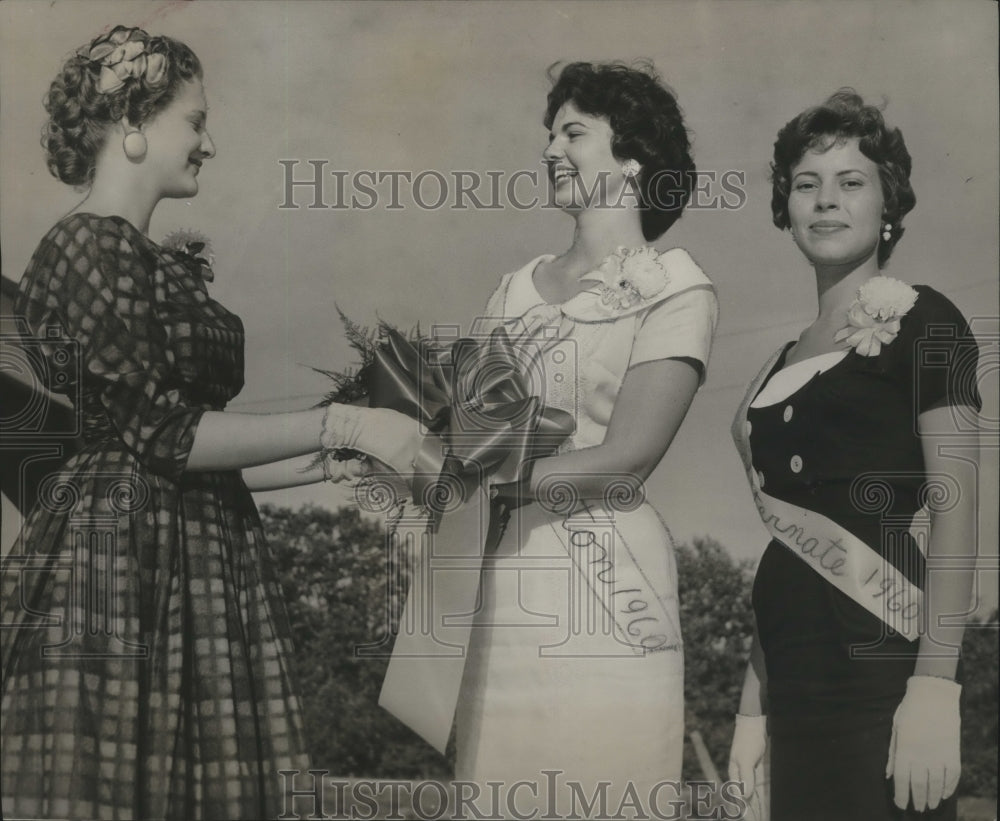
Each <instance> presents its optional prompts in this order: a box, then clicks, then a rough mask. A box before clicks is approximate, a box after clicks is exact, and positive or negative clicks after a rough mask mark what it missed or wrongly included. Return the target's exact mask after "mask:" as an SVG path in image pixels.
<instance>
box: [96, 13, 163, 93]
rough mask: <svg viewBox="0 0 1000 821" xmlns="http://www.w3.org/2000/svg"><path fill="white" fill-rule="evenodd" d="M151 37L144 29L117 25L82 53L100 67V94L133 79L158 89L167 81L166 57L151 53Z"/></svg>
mask: <svg viewBox="0 0 1000 821" xmlns="http://www.w3.org/2000/svg"><path fill="white" fill-rule="evenodd" d="M148 37H149V35H147V34H146V32H144V31H143V30H142V29H139V28H133V29H129V28H125V27H124V26H118V27H116V28H115V29H114V30H113V31H112V32H111V33H110V34H108V35H106V36H104V37H101V38H99V39H98V40H97V42H95V43H93V44H92V45H91V46H89V47H87V46H85V47H84V48H83V49H82V50H81V52H80V53H81V55H82V56H83V57H85V58H86V59H88V60H90V62H92V63H97V64H98V65H100V67H101V74H100V77H99V78H98V81H97V90H98V91H100V92H101V93H102V94H111V93H112V92H115V91H118V89H120V88H122V86H124V85H125V82H126V81H127V80H129V79H131V78H133V77H136V78H141V79H144V80H145V81H146V84H147V85H150V86H158V85H160V84H162V83H163V82H164V81H165V80H166V78H167V60H166V57H165V56H164V55H163V54H150V53H148V51H147V40H148Z"/></svg>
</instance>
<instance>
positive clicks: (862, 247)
mask: <svg viewBox="0 0 1000 821" xmlns="http://www.w3.org/2000/svg"><path fill="white" fill-rule="evenodd" d="M824 149H825V150H824ZM884 207H885V200H884V197H883V195H882V183H881V180H880V178H879V171H878V166H877V165H876V164H875V163H874V162H872V161H871V160H870V159H868V157H866V156H865V155H864V154H863V153H861V149H860V148H859V147H858V140H857V138H856V137H850V138H847V139H845V140H842V141H839V142H836V143H834V144H833V145H832V146H831V147H830V148H825V145H821V146H819V147H818V148H816V149H810V150H808V151H806V153H805V154H803V155H802V159H801V160H799V162H798V164H797V165H795V166H793V167H792V184H791V192H790V193H789V195H788V216H789V220H790V222H791V227H792V234H793V235H794V237H795V244H796V245H798V246H799V249H800V250H801V251H802V253H803V254H805V255H806V257H807V258H808V259H809V261H810V262H812V263H813V264H814V265H838V266H843V265H857V264H859V263H861V262H862V261H864V260H866V259H868V258H869V257H870V256H872V254H874V253H875V250H876V249H877V248H878V242H879V234H880V233H881V230H882V212H883V209H884Z"/></svg>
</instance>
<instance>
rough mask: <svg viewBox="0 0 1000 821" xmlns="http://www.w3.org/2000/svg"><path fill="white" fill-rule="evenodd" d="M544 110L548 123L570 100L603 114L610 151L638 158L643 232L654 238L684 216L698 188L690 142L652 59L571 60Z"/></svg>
mask: <svg viewBox="0 0 1000 821" xmlns="http://www.w3.org/2000/svg"><path fill="white" fill-rule="evenodd" d="M559 66H560V64H559V63H556V64H555V65H553V66H551V67H550V68H549V78H550V79H551V80H552V82H553V86H552V90H551V91H550V92H549V96H548V106H547V108H546V111H545V120H544V122H545V127H546V128H552V123H553V121H554V120H555V117H556V113H557V112H558V111H559V109H560V108H562V106H563V105H564V104H565V103H567V102H572V103H573V105H575V106H576V107H577V108H578V109H579V110H580V111H582V112H583V113H584V114H589V115H590V116H592V117H603V118H604V119H606V120H607V121H608V123H609V124H610V126H611V130H612V132H613V133H614V136H613V137H612V138H611V152H612V154H614V156H615V157H616V158H617V159H619V160H622V161H624V160H628V159H634V160H636V161H637V162H639V163H640V165H641V166H642V170H641V171H640V172H639V177H638V184H639V185H638V189H639V197H640V221H641V225H642V233H643V236H644V237H645V238H646V239H647V240H654V239H656V238H658V237H660V236H662V235H663V233H664V232H665V231H666V230H667V229H668V228H669V227H670V226H671V225H673V224H674V223H675V222H676V221H677V220H678V219H680V217H681V214H682V212H683V211H684V206H685V205H687V203H688V201H689V200H690V198H691V193H692V191H693V189H694V176H695V173H694V172H695V167H694V160H693V159H692V158H691V143H690V139H689V137H688V132H687V129H686V128H685V126H684V118H683V115H682V113H681V109H680V106H678V105H677V98H676V97H675V95H674V93H673V91H672V90H671V89H669V88H668V87H667V86H666V85H665V84H664V83H663V82H662V81H661V80H660V78H659V76H658V75H657V73H656V71H655V69H654V68H653V66H652V65H651V64H650V63H648V62H639V63H634V64H633V65H631V66H629V65H625V64H624V63H618V62H614V63H570V64H568V65H566V66H565V67H563V68H562V70H561V71H559V73H558V77H557V76H556V72H557V71H558V69H559Z"/></svg>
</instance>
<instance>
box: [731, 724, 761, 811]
mask: <svg viewBox="0 0 1000 821" xmlns="http://www.w3.org/2000/svg"><path fill="white" fill-rule="evenodd" d="M766 749H767V716H745V715H741V714H737V715H736V728H735V729H734V730H733V743H732V746H731V747H730V749H729V780H730V781H742V782H743V798H744V800H745V801H746V802H747V811H746V815H744V816H743V817H744V818H746V819H757V818H764V817H765V816H764V811H763V798H764V796H763V794H762V793H763V790H762V789H761V787H762V786H763V782H764V751H765V750H766Z"/></svg>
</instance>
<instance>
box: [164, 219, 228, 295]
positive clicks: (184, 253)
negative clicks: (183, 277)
mask: <svg viewBox="0 0 1000 821" xmlns="http://www.w3.org/2000/svg"><path fill="white" fill-rule="evenodd" d="M160 244H161V245H162V247H164V248H166V249H168V250H170V251H173V252H174V253H175V254H177V255H178V256H180V257H182V258H185V261H187V262H189V263H190V264H191V265H192V266H193V267H194V268H195V270H196V271H197V273H199V274H201V278H202V279H203V280H205V282H211V281H212V280H214V279H215V274H214V273H213V272H212V266H213V265H214V264H215V254H214V253H213V252H212V243H211V242H210V241H209V239H208V237H206V236H205V235H204V234H202V233H201V232H200V231H192V230H190V229H180V230H178V231H173V232H171V233H169V234H167V236H166V237H165V238H164V240H163V242H162V243H160Z"/></svg>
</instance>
